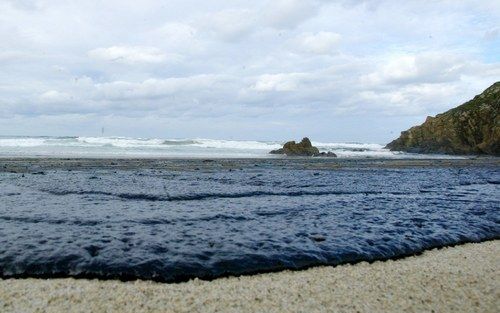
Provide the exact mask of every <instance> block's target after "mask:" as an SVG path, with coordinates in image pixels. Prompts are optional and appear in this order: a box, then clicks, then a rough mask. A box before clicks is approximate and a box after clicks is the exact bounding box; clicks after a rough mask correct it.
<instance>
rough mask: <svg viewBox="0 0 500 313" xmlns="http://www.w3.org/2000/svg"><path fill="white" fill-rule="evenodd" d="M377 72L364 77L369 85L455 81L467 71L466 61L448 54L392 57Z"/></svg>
mask: <svg viewBox="0 0 500 313" xmlns="http://www.w3.org/2000/svg"><path fill="white" fill-rule="evenodd" d="M381 63H382V64H381V65H380V66H379V67H378V69H377V71H376V72H373V73H370V74H367V75H364V76H362V78H361V81H362V83H367V84H375V85H376V84H410V83H433V82H446V81H454V80H457V79H458V78H459V77H460V74H461V73H462V72H463V70H464V69H465V64H464V61H463V60H462V59H461V58H459V57H457V56H455V55H453V54H448V53H422V54H406V55H400V56H391V57H389V58H386V59H385V60H382V61H381Z"/></svg>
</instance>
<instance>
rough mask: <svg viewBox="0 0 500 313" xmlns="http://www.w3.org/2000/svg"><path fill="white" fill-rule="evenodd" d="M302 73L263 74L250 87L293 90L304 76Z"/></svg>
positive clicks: (269, 89) (267, 89) (257, 89)
mask: <svg viewBox="0 0 500 313" xmlns="http://www.w3.org/2000/svg"><path fill="white" fill-rule="evenodd" d="M306 76H307V75H306V74H304V73H280V74H264V75H262V76H260V77H259V78H258V79H257V82H256V83H255V85H253V86H252V89H253V90H255V91H294V90H297V89H298V87H299V85H300V83H301V81H303V80H304V79H305V78H306Z"/></svg>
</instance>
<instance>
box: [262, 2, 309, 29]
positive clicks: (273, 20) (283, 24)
mask: <svg viewBox="0 0 500 313" xmlns="http://www.w3.org/2000/svg"><path fill="white" fill-rule="evenodd" d="M317 10H318V5H317V3H316V1H312V0H311V1H303V0H274V1H272V2H271V4H270V5H269V6H268V7H266V8H265V9H264V10H263V12H262V14H263V16H264V20H265V22H266V23H267V24H268V25H271V26H273V27H277V28H294V27H296V26H298V25H299V24H300V23H302V22H303V21H305V20H307V19H308V18H311V17H312V16H314V15H315V14H316V12H317Z"/></svg>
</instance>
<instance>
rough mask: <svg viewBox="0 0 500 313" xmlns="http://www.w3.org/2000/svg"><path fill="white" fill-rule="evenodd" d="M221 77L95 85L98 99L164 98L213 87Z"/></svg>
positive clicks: (177, 78)
mask: <svg viewBox="0 0 500 313" xmlns="http://www.w3.org/2000/svg"><path fill="white" fill-rule="evenodd" d="M218 79H221V77H219V76H213V75H197V76H190V77H173V78H166V79H147V80H145V81H142V82H138V83H134V82H126V81H114V82H109V83H103V84H96V85H95V94H96V99H105V100H120V101H122V100H134V99H154V98H163V97H166V96H170V95H180V94H182V93H185V92H190V91H198V92H200V91H203V90H205V89H207V88H211V87H213V86H214V84H215V83H216V82H217V80H218Z"/></svg>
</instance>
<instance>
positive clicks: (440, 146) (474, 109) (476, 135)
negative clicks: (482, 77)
mask: <svg viewBox="0 0 500 313" xmlns="http://www.w3.org/2000/svg"><path fill="white" fill-rule="evenodd" d="M499 111H500V82H496V83H494V84H493V85H492V86H491V87H489V88H488V89H486V90H485V91H483V92H482V93H481V94H479V95H477V96H475V97H474V99H472V100H470V101H468V102H466V103H464V104H462V105H460V106H458V107H456V108H454V109H451V110H449V111H447V112H444V113H442V114H438V115H436V116H435V117H430V116H429V117H427V119H426V121H425V122H424V123H423V124H422V125H420V126H415V127H412V128H410V129H409V130H407V131H403V132H402V133H401V136H400V137H399V138H398V139H396V140H394V141H392V142H391V143H389V144H388V145H387V147H386V148H389V149H391V150H397V151H407V152H416V153H447V154H490V155H497V156H498V155H500V116H499Z"/></svg>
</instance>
